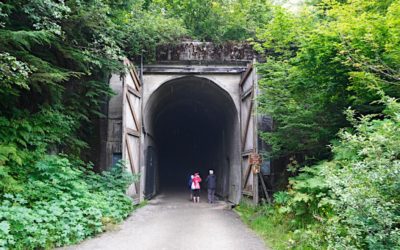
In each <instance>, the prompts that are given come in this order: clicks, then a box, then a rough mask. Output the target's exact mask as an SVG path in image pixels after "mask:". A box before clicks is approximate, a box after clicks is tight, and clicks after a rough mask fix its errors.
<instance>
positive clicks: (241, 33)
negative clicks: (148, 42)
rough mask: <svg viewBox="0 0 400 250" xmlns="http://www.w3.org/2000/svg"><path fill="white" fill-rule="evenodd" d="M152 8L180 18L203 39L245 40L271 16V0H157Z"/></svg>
mask: <svg viewBox="0 0 400 250" xmlns="http://www.w3.org/2000/svg"><path fill="white" fill-rule="evenodd" d="M150 6H153V8H160V9H163V10H164V12H165V15H166V16H167V17H174V18H178V19H181V20H182V21H183V23H184V26H185V28H186V29H187V31H188V32H189V35H190V36H191V37H192V38H195V39H198V40H202V41H213V42H223V41H245V40H246V39H250V38H254V36H255V33H256V29H257V28H258V27H260V26H262V25H263V24H265V23H266V22H267V21H268V20H270V8H271V3H270V1H262V0H256V1H248V0H240V1H239V0H234V1H229V0H218V1H211V0H184V1H176V0H157V1H154V4H153V5H150Z"/></svg>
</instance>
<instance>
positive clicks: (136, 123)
mask: <svg viewBox="0 0 400 250" xmlns="http://www.w3.org/2000/svg"><path fill="white" fill-rule="evenodd" d="M126 99H127V100H128V106H129V109H130V110H131V113H132V117H133V120H134V121H135V125H136V129H137V131H138V132H140V124H139V121H138V119H137V117H136V113H135V109H134V108H133V105H132V103H131V100H130V98H129V94H128V93H126Z"/></svg>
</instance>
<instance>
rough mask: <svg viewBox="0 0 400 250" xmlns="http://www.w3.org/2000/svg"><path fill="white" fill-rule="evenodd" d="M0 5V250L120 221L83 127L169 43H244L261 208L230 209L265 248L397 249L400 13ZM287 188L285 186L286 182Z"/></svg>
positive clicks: (81, 1) (135, 2)
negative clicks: (278, 171) (254, 107)
mask: <svg viewBox="0 0 400 250" xmlns="http://www.w3.org/2000/svg"><path fill="white" fill-rule="evenodd" d="M306 2H307V4H306V5H305V6H304V8H303V9H300V10H298V11H296V12H292V11H290V10H288V9H286V8H283V7H282V6H280V5H277V4H274V2H272V1H268V0H214V1H211V0H180V1H178V0H65V1H63V0H4V1H1V2H0V197H1V198H0V249H43V248H44V249H48V248H53V247H56V246H62V245H68V244H74V243H77V242H80V241H82V240H83V239H85V238H87V237H90V236H92V235H94V234H96V233H99V232H102V231H104V230H106V229H107V227H108V226H110V225H112V224H115V223H118V222H120V221H121V220H123V219H124V218H125V217H126V216H128V214H129V213H130V212H131V211H132V210H133V209H134V207H133V206H132V202H131V200H130V199H129V198H128V197H127V196H126V195H125V190H126V188H127V186H129V185H130V184H131V183H132V182H133V181H135V179H137V176H131V175H130V174H127V173H125V172H124V170H123V166H122V165H123V164H117V166H115V167H113V168H112V169H110V170H109V171H105V172H102V173H100V174H98V173H94V171H93V164H91V163H90V158H89V155H90V152H91V149H92V147H93V141H91V138H92V137H93V134H94V133H96V131H97V130H96V129H97V128H96V121H97V119H98V118H99V117H102V115H103V114H102V113H103V112H102V105H103V104H104V103H105V102H106V101H107V99H108V98H109V97H110V96H112V95H113V93H112V91H111V90H110V88H109V87H108V80H109V76H110V74H111V73H121V72H123V70H124V68H123V64H122V63H121V61H122V59H123V58H125V57H128V58H131V59H135V58H138V57H144V59H145V60H147V61H151V60H152V59H154V55H155V50H156V47H157V46H158V45H160V44H173V43H175V42H176V41H179V40H180V39H183V38H189V39H197V40H200V41H213V42H216V43H223V42H228V41H238V42H243V41H245V42H248V43H251V44H252V45H253V46H254V48H255V49H256V50H257V51H258V53H259V54H260V55H261V56H262V57H263V59H264V60H263V62H260V63H258V64H257V69H258V72H259V73H260V76H261V79H260V82H259V84H260V89H261V91H262V94H261V96H260V97H258V99H257V101H258V103H259V105H260V109H259V110H260V112H261V113H263V114H266V115H269V116H272V117H273V119H274V129H273V131H271V132H264V133H262V137H263V139H264V140H265V141H266V142H267V143H268V144H269V145H270V147H271V152H270V153H269V154H267V155H265V157H268V158H270V159H280V158H285V159H289V164H288V166H287V173H286V175H288V176H290V178H289V183H288V185H287V187H285V189H284V190H282V191H280V192H277V193H275V195H274V203H273V204H271V205H270V204H264V205H260V206H257V207H249V206H246V205H245V204H243V205H240V206H238V208H237V211H238V212H239V213H240V214H241V215H242V217H243V218H244V219H245V221H247V222H248V223H249V225H250V226H251V227H253V228H254V229H255V230H256V231H258V232H259V233H260V234H261V235H262V236H265V238H266V240H267V241H268V243H269V244H270V245H271V246H272V247H273V248H274V249H400V195H399V194H400V178H399V174H400V147H399V145H400V104H399V102H398V100H397V98H399V96H400V1H399V0H369V1H367V0H310V1H306ZM286 175H285V176H286Z"/></svg>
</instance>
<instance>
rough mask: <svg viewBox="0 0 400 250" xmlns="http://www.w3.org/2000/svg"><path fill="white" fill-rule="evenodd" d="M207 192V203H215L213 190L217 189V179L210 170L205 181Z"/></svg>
mask: <svg viewBox="0 0 400 250" xmlns="http://www.w3.org/2000/svg"><path fill="white" fill-rule="evenodd" d="M206 183H207V191H208V203H214V202H215V188H216V187H217V178H216V177H215V175H214V171H213V170H210V171H209V175H208V176H207V179H206Z"/></svg>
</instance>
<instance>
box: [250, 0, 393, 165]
mask: <svg viewBox="0 0 400 250" xmlns="http://www.w3.org/2000/svg"><path fill="white" fill-rule="evenodd" d="M398 6H399V1H385V3H384V4H383V3H382V2H381V1H368V2H366V1H358V0H353V1H345V2H344V3H340V2H337V1H321V3H318V5H315V6H312V7H310V8H309V9H306V10H304V11H303V12H301V13H298V14H297V15H294V14H290V13H288V12H287V11H285V10H284V9H282V8H274V9H273V19H272V20H271V21H270V22H268V23H267V25H266V26H264V27H263V28H262V29H259V32H258V35H257V37H258V39H259V40H260V42H259V43H257V44H256V45H255V46H256V48H257V49H258V50H260V51H262V52H265V53H266V55H267V61H266V62H265V63H262V64H260V65H259V67H258V68H259V72H260V74H261V75H262V79H261V81H260V88H261V90H262V92H263V95H262V96H261V97H260V98H259V103H260V109H259V110H260V111H261V112H262V113H267V114H269V115H271V116H272V117H273V118H274V121H275V125H276V126H275V128H276V130H275V131H273V132H272V133H264V134H263V137H264V139H265V140H266V141H267V142H268V143H269V144H271V146H272V157H295V158H296V159H297V160H302V161H303V162H304V159H306V161H305V162H306V163H307V162H308V163H315V162H317V161H319V160H322V159H327V158H328V157H329V155H330V150H329V148H328V147H327V145H328V144H329V143H330V141H332V140H333V139H335V137H336V134H337V132H338V131H339V129H340V128H343V127H346V126H349V125H350V124H349V123H348V122H347V121H346V119H345V115H343V111H344V110H345V109H346V108H347V107H349V106H352V107H353V109H355V110H356V111H357V112H358V113H360V114H370V113H377V112H381V111H382V109H383V107H382V105H380V104H379V103H376V102H374V101H376V100H379V99H380V95H379V94H378V93H379V91H383V92H384V93H385V94H387V95H389V96H393V97H399V96H400V88H399V86H398V84H399V80H400V78H399V75H398V74H399V65H400V62H399V61H398V54H399V51H398V48H399V47H398V46H397V45H395V44H398V43H399V36H397V35H396V34H398V29H399V25H395V23H397V19H398V18H395V17H394V15H395V13H397V11H398Z"/></svg>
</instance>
